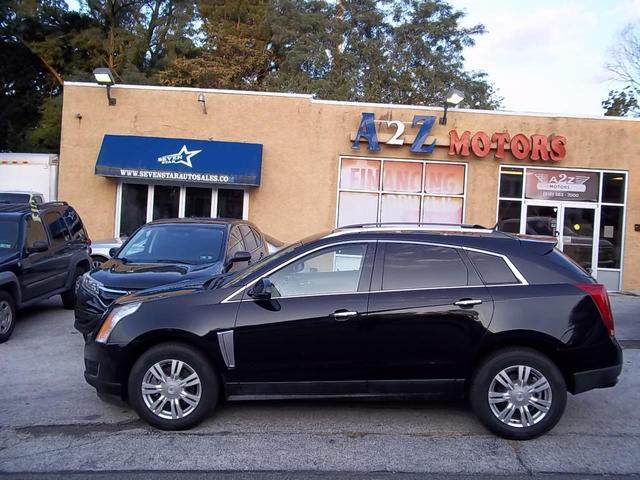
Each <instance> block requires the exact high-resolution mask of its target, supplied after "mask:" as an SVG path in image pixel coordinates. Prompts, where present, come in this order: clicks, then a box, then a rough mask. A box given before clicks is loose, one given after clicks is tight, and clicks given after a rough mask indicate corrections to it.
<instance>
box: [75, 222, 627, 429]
mask: <svg viewBox="0 0 640 480" xmlns="http://www.w3.org/2000/svg"><path fill="white" fill-rule="evenodd" d="M429 228H431V227H429ZM437 228H439V230H437V231H434V230H429V229H428V228H418V227H405V226H357V227H352V228H343V229H338V230H335V231H333V232H331V233H328V234H324V235H321V236H317V237H313V238H309V239H306V240H303V241H301V242H300V243H296V244H294V245H291V246H289V247H287V248H285V249H283V250H281V251H279V252H277V253H275V254H273V255H271V256H269V257H266V258H265V259H263V260H262V261H261V262H258V263H256V264H254V265H252V266H250V267H249V268H247V269H246V270H244V271H242V272H238V273H237V274H235V275H230V276H220V277H216V278H213V279H211V280H210V281H209V282H207V283H205V284H204V285H202V286H200V287H192V288H189V287H185V286H167V287H165V288H160V289H154V290H147V291H145V292H140V293H139V294H138V295H131V296H127V297H123V298H121V299H119V300H118V301H117V302H115V304H114V305H113V306H112V307H111V308H110V309H109V310H108V312H107V313H106V314H105V316H104V319H103V321H102V324H101V327H100V329H99V331H98V332H97V334H94V335H91V336H90V337H89V338H88V339H87V343H86V345H85V378H86V380H87V381H88V382H89V383H90V384H91V385H93V386H94V387H96V388H97V389H98V390H99V391H101V392H105V393H115V394H119V395H121V396H122V397H124V398H128V399H129V401H130V402H131V404H132V405H133V406H134V408H135V409H136V410H137V412H138V414H139V415H140V416H141V417H142V418H143V419H145V420H146V421H147V422H149V423H150V424H152V425H154V426H156V427H159V428H162V429H183V428H189V427H191V426H193V425H195V424H197V423H198V422H200V421H202V420H203V419H204V418H206V416H207V415H208V414H209V412H210V411H211V410H212V409H213V408H214V407H215V405H216V403H217V402H218V400H219V398H220V397H221V396H222V397H223V398H227V399H230V400H236V399H273V398H310V397H321V398H325V397H345V396H354V397H363V396H367V397H378V398H390V397H397V396H403V397H407V396H419V397H425V396H426V397H433V396H447V397H462V396H463V395H465V394H466V395H467V396H468V397H469V399H470V402H471V405H472V407H473V409H474V411H475V412H476V414H477V415H478V417H479V419H480V420H481V421H482V423H483V424H484V425H486V426H487V427H488V428H489V429H490V430H492V431H493V432H495V433H497V434H498V435H501V436H504V437H507V438H514V439H528V438H532V437H535V436H537V435H540V434H542V433H544V432H546V431H548V430H549V429H551V428H552V427H553V426H554V425H555V424H556V423H557V422H558V420H559V419H560V417H561V415H562V413H563V410H564V408H565V403H566V399H567V391H569V392H571V393H572V394H578V393H581V392H584V391H587V390H590V389H593V388H604V387H611V386H613V385H615V384H616V382H617V378H618V375H619V374H620V371H621V365H622V352H621V349H620V347H619V345H618V343H617V342H616V340H615V337H614V331H613V318H612V314H611V309H610V306H609V301H608V297H607V293H606V290H605V289H604V287H603V286H602V285H599V284H597V283H595V281H594V280H593V278H591V277H590V276H589V275H588V274H587V273H586V272H585V271H584V270H582V269H581V268H580V267H579V266H578V265H576V264H575V263H574V262H573V261H571V260H570V259H569V258H568V257H566V256H565V255H564V254H563V253H562V252H560V251H559V250H558V249H556V248H554V243H552V242H545V241H540V240H532V239H528V238H526V237H523V238H521V237H517V236H514V235H509V234H505V233H501V232H497V231H493V230H488V229H483V228H477V227H465V226H463V227H458V228H452V227H446V228H445V227H437Z"/></svg>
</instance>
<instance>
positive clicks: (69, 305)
mask: <svg viewBox="0 0 640 480" xmlns="http://www.w3.org/2000/svg"><path fill="white" fill-rule="evenodd" d="M84 272H85V270H84V269H83V268H81V267H76V271H75V272H74V273H73V280H71V288H70V289H69V290H67V291H66V292H63V293H61V294H60V298H62V305H63V306H64V308H66V309H67V310H73V309H74V308H75V306H76V284H77V283H78V278H80V277H81V276H82V275H83V274H84Z"/></svg>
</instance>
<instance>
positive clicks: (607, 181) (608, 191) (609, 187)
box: [602, 173, 626, 203]
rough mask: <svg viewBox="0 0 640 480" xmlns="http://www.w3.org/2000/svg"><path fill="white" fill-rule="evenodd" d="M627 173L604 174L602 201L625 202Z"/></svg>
mask: <svg viewBox="0 0 640 480" xmlns="http://www.w3.org/2000/svg"><path fill="white" fill-rule="evenodd" d="M625 179H626V177H625V175H624V174H622V173H605V174H604V175H603V176H602V203H624V187H625Z"/></svg>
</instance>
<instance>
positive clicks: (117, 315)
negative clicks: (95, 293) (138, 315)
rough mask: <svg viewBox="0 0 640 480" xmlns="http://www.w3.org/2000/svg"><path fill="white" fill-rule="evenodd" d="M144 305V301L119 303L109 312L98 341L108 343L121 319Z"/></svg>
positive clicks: (97, 337)
mask: <svg viewBox="0 0 640 480" xmlns="http://www.w3.org/2000/svg"><path fill="white" fill-rule="evenodd" d="M140 305H142V302H134V303H125V304H124V305H119V306H117V307H115V308H114V309H113V310H111V311H110V312H109V314H108V315H107V318H106V319H105V320H104V322H103V323H102V326H101V327H100V331H99V332H98V335H97V336H96V342H100V343H107V340H108V339H109V335H111V332H112V330H113V329H114V328H115V326H116V325H117V324H118V322H119V321H120V320H122V319H123V318H125V317H128V316H129V315H132V314H133V313H135V312H136V311H137V310H138V309H139V308H140Z"/></svg>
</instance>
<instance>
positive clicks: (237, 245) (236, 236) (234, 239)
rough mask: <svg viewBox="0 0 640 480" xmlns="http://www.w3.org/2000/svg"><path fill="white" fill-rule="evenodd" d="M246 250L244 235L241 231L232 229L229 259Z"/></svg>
mask: <svg viewBox="0 0 640 480" xmlns="http://www.w3.org/2000/svg"><path fill="white" fill-rule="evenodd" d="M243 250H246V249H245V248H244V243H243V242H242V235H241V234H240V230H238V229H237V228H233V229H231V234H230V235H229V257H233V255H234V254H235V253H236V252H241V251H243Z"/></svg>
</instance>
